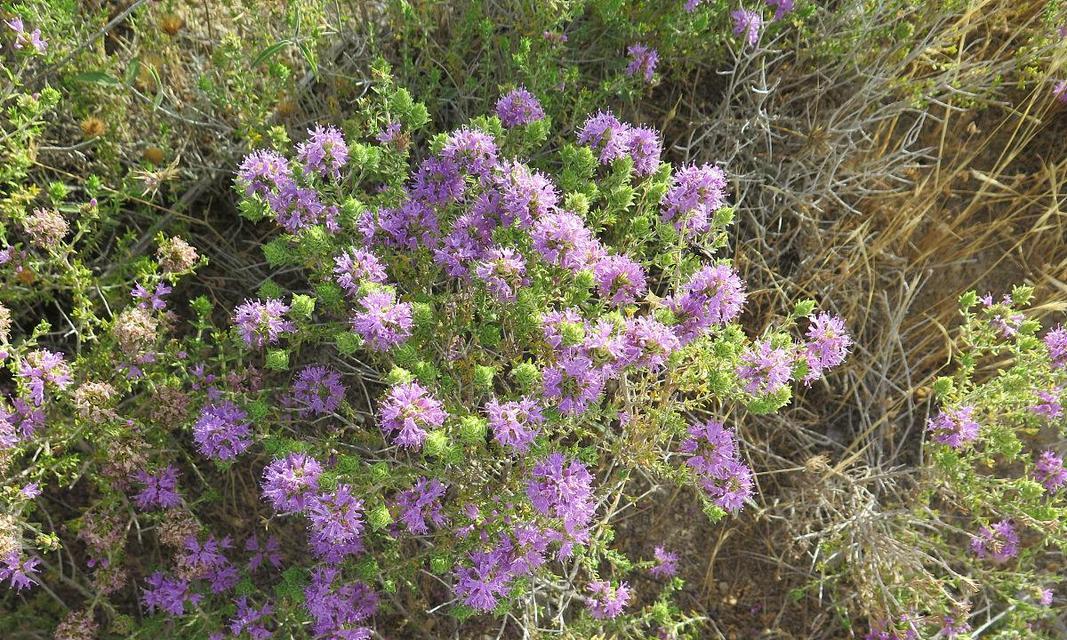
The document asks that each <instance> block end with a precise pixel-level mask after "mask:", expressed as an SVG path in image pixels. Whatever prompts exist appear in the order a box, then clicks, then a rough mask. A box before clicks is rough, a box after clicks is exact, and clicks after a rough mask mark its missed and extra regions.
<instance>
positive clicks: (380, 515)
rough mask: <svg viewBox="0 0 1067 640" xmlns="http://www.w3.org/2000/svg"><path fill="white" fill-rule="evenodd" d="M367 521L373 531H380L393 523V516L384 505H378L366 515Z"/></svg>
mask: <svg viewBox="0 0 1067 640" xmlns="http://www.w3.org/2000/svg"><path fill="white" fill-rule="evenodd" d="M367 521H368V522H370V526H371V528H372V529H374V530H375V531H381V530H382V529H384V528H386V527H388V526H389V525H390V524H391V523H392V522H393V516H392V514H391V513H389V508H388V507H386V506H385V505H384V504H380V505H378V506H376V507H374V508H373V509H371V511H370V513H368V514H367Z"/></svg>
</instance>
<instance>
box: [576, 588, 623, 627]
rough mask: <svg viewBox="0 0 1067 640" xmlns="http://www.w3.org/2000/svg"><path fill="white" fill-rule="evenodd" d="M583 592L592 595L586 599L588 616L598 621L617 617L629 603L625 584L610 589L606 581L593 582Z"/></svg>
mask: <svg viewBox="0 0 1067 640" xmlns="http://www.w3.org/2000/svg"><path fill="white" fill-rule="evenodd" d="M585 590H586V591H588V592H589V593H590V594H592V595H591V597H589V598H587V599H586V606H588V607H589V615H591V616H593V617H594V618H597V619H599V620H605V619H609V618H615V617H617V616H618V615H619V614H620V613H622V610H623V609H624V608H625V607H626V604H627V603H629V602H630V586H629V585H628V584H627V583H626V582H620V583H619V586H617V587H612V586H611V583H609V582H607V581H604V580H594V581H593V582H590V583H589V584H587V585H586V587H585Z"/></svg>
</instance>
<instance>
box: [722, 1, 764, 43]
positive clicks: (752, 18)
mask: <svg viewBox="0 0 1067 640" xmlns="http://www.w3.org/2000/svg"><path fill="white" fill-rule="evenodd" d="M730 17H731V18H733V19H734V35H738V36H743V38H744V40H745V42H747V43H748V46H750V47H754V46H756V43H757V42H758V41H759V32H760V29H762V28H763V16H762V15H761V14H760V13H759V12H758V11H752V10H750V9H737V10H736V11H734V12H733V13H731V14H730Z"/></svg>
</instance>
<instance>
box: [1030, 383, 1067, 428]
mask: <svg viewBox="0 0 1067 640" xmlns="http://www.w3.org/2000/svg"><path fill="white" fill-rule="evenodd" d="M1060 391H1061V390H1060V389H1056V390H1054V391H1038V392H1037V394H1036V395H1037V400H1038V402H1037V404H1035V405H1032V406H1031V407H1030V412H1031V413H1033V414H1035V415H1038V416H1041V417H1042V418H1044V419H1045V420H1046V421H1049V422H1051V421H1052V420H1056V419H1058V418H1060V417H1062V416H1063V405H1062V404H1060V398H1059V394H1060Z"/></svg>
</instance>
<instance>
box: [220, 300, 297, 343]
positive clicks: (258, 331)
mask: <svg viewBox="0 0 1067 640" xmlns="http://www.w3.org/2000/svg"><path fill="white" fill-rule="evenodd" d="M287 313H289V305H287V304H285V303H284V302H282V301H281V300H277V299H275V298H268V299H267V301H266V302H264V301H262V300H245V301H244V303H243V304H241V305H238V307H237V309H235V310H234V314H233V322H234V324H235V325H237V331H238V332H239V333H240V334H241V338H243V339H244V341H245V344H247V345H249V346H253V347H262V346H264V345H268V344H275V343H276V342H278V339H279V338H280V337H281V336H283V335H285V334H287V333H292V332H293V331H296V326H295V325H294V324H293V323H292V322H289V321H288V320H287V319H286V318H285V314H287Z"/></svg>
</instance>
